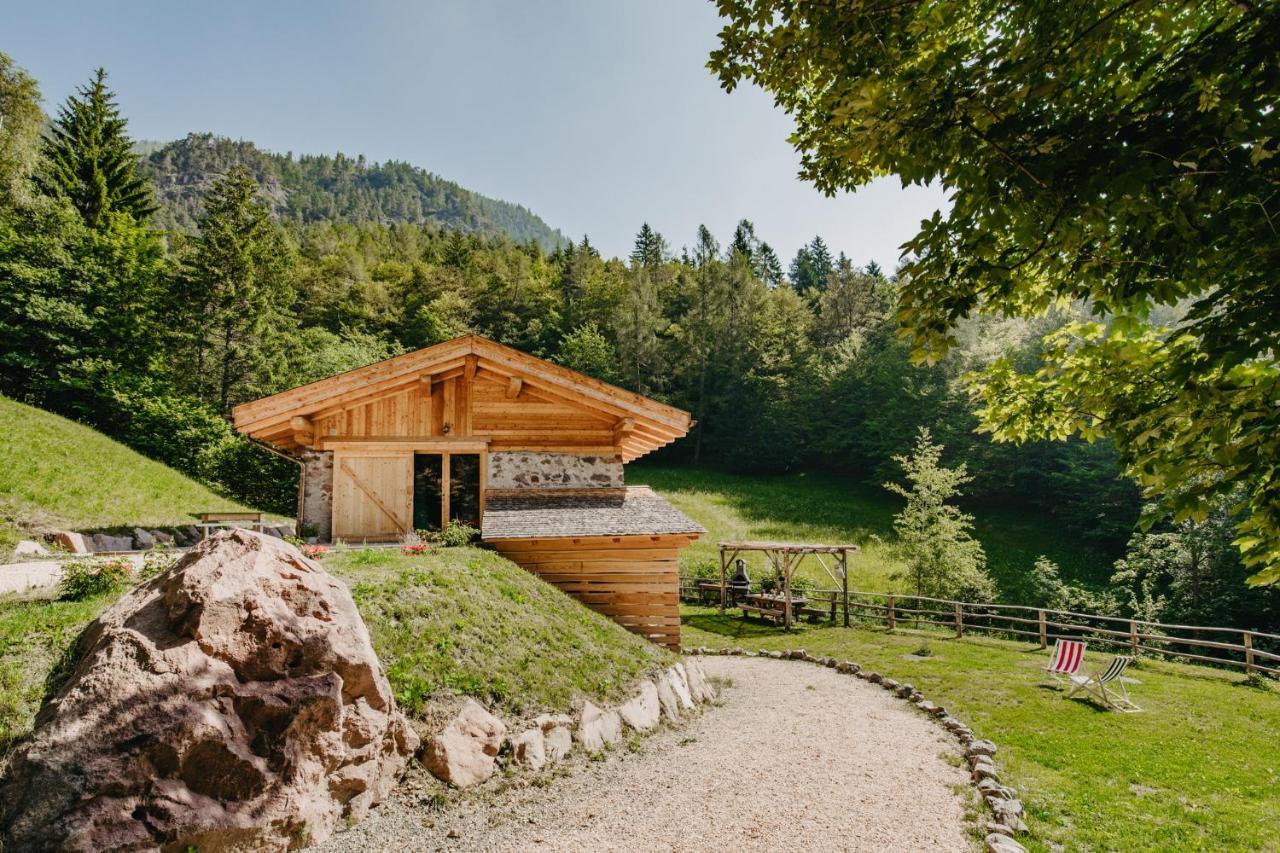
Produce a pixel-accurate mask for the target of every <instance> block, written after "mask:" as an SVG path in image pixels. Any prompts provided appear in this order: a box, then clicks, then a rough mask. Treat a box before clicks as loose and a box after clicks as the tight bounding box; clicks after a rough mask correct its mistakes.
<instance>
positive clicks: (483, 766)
mask: <svg viewBox="0 0 1280 853" xmlns="http://www.w3.org/2000/svg"><path fill="white" fill-rule="evenodd" d="M506 735H507V727H506V725H505V724H504V723H503V722H502V720H499V719H498V718H497V717H495V716H494V715H493V714H490V713H489V712H488V711H486V710H485V709H484V706H483V705H481V704H480V703H479V702H477V701H476V700H474V699H467V701H466V703H465V704H464V705H463V706H462V710H461V711H459V712H458V716H457V717H455V718H454V719H453V721H452V722H451V723H449V725H448V726H446V727H445V730H444V731H442V732H440V734H438V735H436V736H435V737H433V738H432V739H431V740H430V741H428V743H427V749H426V759H425V763H426V765H427V769H428V770H430V771H431V773H432V774H433V775H435V776H436V777H438V778H440V779H443V780H444V781H446V782H448V783H450V784H452V785H456V786H457V787H459V788H467V787H470V786H471V785H478V784H479V783H481V782H483V781H484V780H485V779H488V778H489V777H490V776H492V775H493V771H494V769H495V765H496V760H497V756H498V750H499V749H501V748H502V741H503V739H504V738H505V737H506Z"/></svg>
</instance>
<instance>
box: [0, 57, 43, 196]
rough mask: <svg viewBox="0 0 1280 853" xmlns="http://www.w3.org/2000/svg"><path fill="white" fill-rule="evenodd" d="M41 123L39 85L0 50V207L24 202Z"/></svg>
mask: <svg viewBox="0 0 1280 853" xmlns="http://www.w3.org/2000/svg"><path fill="white" fill-rule="evenodd" d="M43 124H44V113H43V111H41V109H40V87H39V85H38V84H37V83H36V81H35V80H34V79H33V78H32V77H31V76H30V75H29V74H27V73H26V72H25V71H23V70H22V69H21V68H18V67H17V66H15V65H14V64H13V60H12V59H10V58H9V56H8V55H7V54H5V53H4V52H3V51H0V204H3V203H4V201H5V200H9V201H11V202H12V201H25V199H26V197H27V194H28V191H29V186H28V184H29V180H28V178H29V176H30V175H31V172H32V170H33V169H34V168H35V164H36V159H37V157H38V156H39V153H40V129H41V126H42V125H43Z"/></svg>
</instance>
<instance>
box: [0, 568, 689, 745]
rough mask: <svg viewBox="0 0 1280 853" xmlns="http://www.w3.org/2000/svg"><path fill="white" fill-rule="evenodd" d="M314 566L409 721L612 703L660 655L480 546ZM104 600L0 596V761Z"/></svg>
mask: <svg viewBox="0 0 1280 853" xmlns="http://www.w3.org/2000/svg"><path fill="white" fill-rule="evenodd" d="M324 564H325V568H327V569H328V570H329V571H331V572H333V573H334V574H335V575H337V576H338V577H341V578H343V579H344V580H346V581H347V583H348V584H349V585H350V587H351V591H352V595H353V597H354V598H355V600H356V604H357V605H358V606H359V608H360V612H361V614H362V615H363V617H364V619H365V623H366V624H367V625H368V627H369V632H370V635H371V636H372V638H373V645H374V648H375V649H376V650H377V652H378V657H379V659H380V660H381V661H382V664H383V666H384V667H386V669H387V675H388V677H389V678H390V680H391V686H392V688H393V689H394V691H395V694H396V697H397V699H398V700H399V701H400V702H401V703H402V705H403V707H404V708H405V710H406V711H407V712H408V713H409V714H410V715H411V716H414V717H417V718H419V719H431V718H432V712H433V708H435V707H436V703H437V702H438V701H439V700H441V699H447V698H449V697H452V696H455V695H458V694H466V695H470V696H476V697H479V698H481V699H484V700H486V701H488V702H491V703H493V704H494V705H496V706H497V707H498V708H500V709H501V710H502V712H503V714H504V715H505V716H507V717H508V718H510V717H512V716H529V715H531V714H534V713H537V712H540V711H545V710H568V709H569V707H570V705H571V703H572V702H573V700H574V699H575V698H576V697H578V696H585V697H588V698H591V699H594V700H596V701H608V700H615V699H620V698H622V696H623V694H624V692H625V690H626V688H627V687H628V685H630V684H631V683H632V682H633V680H634V679H635V678H636V677H637V676H638V675H640V674H641V673H642V672H644V671H645V670H647V669H649V668H651V667H655V666H657V665H658V664H661V663H666V662H668V661H670V660H671V655H670V654H669V653H668V652H666V651H665V650H663V649H661V648H659V647H658V646H655V645H653V644H651V643H649V642H647V641H645V640H642V639H641V638H639V637H637V636H636V635H635V634H631V633H629V632H628V631H626V630H624V629H623V628H621V627H620V626H618V625H617V624H615V623H614V622H612V621H610V620H609V619H606V618H605V617H603V616H599V615H597V614H595V613H593V612H592V611H590V610H588V609H587V608H585V607H583V606H582V605H581V604H579V603H578V602H576V601H574V600H573V599H571V598H569V597H568V596H567V595H565V594H564V593H562V592H560V590H558V589H556V588H555V587H553V586H551V585H550V584H546V583H544V582H542V581H541V580H539V579H538V578H536V577H534V576H533V575H531V574H529V573H528V572H526V571H524V570H523V569H521V568H520V567H519V566H517V565H515V564H514V563H511V562H508V561H507V560H506V559H504V558H502V557H500V556H498V555H497V554H494V553H491V552H489V551H483V550H480V549H478V548H449V549H443V550H438V551H436V552H434V553H426V554H422V555H415V556H409V555H406V554H402V553H400V552H399V551H394V550H387V549H379V550H367V551H358V550H357V551H343V552H337V553H334V554H331V555H329V556H327V557H325V558H324ZM113 600H114V596H110V597H99V598H95V599H90V600H88V601H79V602H70V601H57V600H53V599H34V600H32V599H22V598H16V597H10V598H8V599H7V600H6V599H5V598H4V597H0V756H2V755H3V754H4V752H5V750H6V747H7V746H8V744H10V743H11V742H12V741H13V739H15V738H17V737H21V736H22V735H23V734H24V733H26V732H27V731H29V730H30V727H31V724H32V721H33V719H34V717H35V713H36V711H37V710H38V708H39V705H40V701H41V698H42V697H43V695H44V692H45V682H46V679H47V678H48V676H49V673H50V672H51V671H52V670H53V669H54V667H55V666H56V665H57V664H58V662H59V661H60V660H62V659H63V657H64V656H65V655H66V654H67V652H68V650H69V649H70V648H71V647H72V645H73V644H74V642H75V639H76V637H77V636H78V635H79V633H80V631H81V630H82V629H83V628H84V626H85V625H87V624H88V623H89V622H90V621H91V620H92V619H93V618H94V617H96V616H97V615H98V614H99V613H101V612H102V611H103V610H104V609H105V608H106V607H107V606H108V605H109V604H110V603H111V601H113Z"/></svg>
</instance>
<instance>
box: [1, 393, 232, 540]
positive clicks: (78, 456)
mask: <svg viewBox="0 0 1280 853" xmlns="http://www.w3.org/2000/svg"><path fill="white" fill-rule="evenodd" d="M244 509H248V507H244V506H242V505H241V504H238V503H236V502H235V501H232V500H228V499H227V498H223V497H220V496H218V495H216V494H214V493H213V492H211V491H210V490H209V489H208V488H206V487H204V486H202V485H201V484H199V483H197V482H196V481H195V480H192V479H190V478H189V477H185V476H183V475H182V474H179V473H178V472H177V471H174V470H173V469H172V468H169V467H167V466H165V465H162V464H160V463H159V462H155V461H153V460H150V459H147V458H146V457H145V456H142V455H140V454H138V453H136V452H134V451H132V450H130V449H129V448H127V447H125V446H124V445H122V444H120V443H119V442H117V441H113V440H112V439H110V438H107V437H106V436H105V435H103V434H102V433H99V432H97V431H96V430H93V429H91V428H89V427H87V426H84V425H83V424H78V423H76V422H74V421H70V420H67V419H66V418H63V417H60V416H58V415H55V414H52V413H50V412H46V411H43V410H41V409H37V408H34V407H32V406H27V405H24V404H22V403H18V402H15V401H13V400H10V399H8V398H6V397H0V526H7V527H8V530H9V533H8V534H7V538H9V539H11V538H12V536H13V532H14V527H15V526H16V527H18V528H22V529H26V530H33V531H40V530H49V529H54V528H58V527H66V528H70V529H73V530H74V529H87V528H106V527H116V526H133V525H144V526H165V525H174V524H190V523H191V521H192V513H197V512H202V511H230V510H244ZM5 539H6V534H4V533H3V532H0V551H3V550H5ZM0 556H3V553H0Z"/></svg>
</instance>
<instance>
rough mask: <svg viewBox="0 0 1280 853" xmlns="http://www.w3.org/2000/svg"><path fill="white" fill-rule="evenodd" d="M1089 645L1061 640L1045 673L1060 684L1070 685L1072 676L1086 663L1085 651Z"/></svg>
mask: <svg viewBox="0 0 1280 853" xmlns="http://www.w3.org/2000/svg"><path fill="white" fill-rule="evenodd" d="M1088 646H1089V644H1088V643H1086V642H1085V641H1084V640H1059V641H1058V644H1057V645H1056V646H1054V647H1053V657H1052V658H1050V659H1049V664H1048V666H1046V667H1044V671H1045V673H1047V674H1048V676H1049V677H1050V678H1052V679H1053V680H1054V681H1057V682H1058V683H1060V684H1069V683H1070V679H1071V676H1073V675H1075V674H1076V673H1077V672H1079V671H1080V665H1081V664H1082V663H1084V650H1085V649H1086V648H1088Z"/></svg>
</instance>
